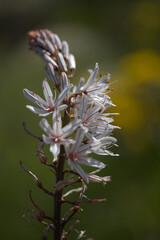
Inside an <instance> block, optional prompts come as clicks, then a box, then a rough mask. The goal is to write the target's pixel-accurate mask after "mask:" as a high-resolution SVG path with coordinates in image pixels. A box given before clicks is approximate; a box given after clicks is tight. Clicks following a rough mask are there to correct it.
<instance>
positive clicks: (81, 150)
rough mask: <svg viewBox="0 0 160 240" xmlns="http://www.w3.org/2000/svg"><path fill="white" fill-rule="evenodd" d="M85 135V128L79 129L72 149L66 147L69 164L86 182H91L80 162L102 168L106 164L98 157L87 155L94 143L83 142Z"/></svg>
mask: <svg viewBox="0 0 160 240" xmlns="http://www.w3.org/2000/svg"><path fill="white" fill-rule="evenodd" d="M83 137H84V132H83V130H82V129H78V131H77V134H76V137H75V144H73V145H72V147H71V149H69V147H66V153H67V157H68V164H69V165H70V166H71V168H73V169H75V170H76V171H77V172H78V173H79V175H80V176H81V177H82V178H83V179H84V180H85V181H86V182H89V180H88V177H87V174H86V173H85V172H84V171H83V169H82V168H81V167H80V166H79V164H83V165H87V166H91V167H96V168H100V169H102V168H104V167H105V164H104V163H102V162H100V161H98V160H96V159H93V158H91V157H88V156H86V155H87V154H89V153H91V152H92V148H94V144H93V143H89V144H82V141H83Z"/></svg>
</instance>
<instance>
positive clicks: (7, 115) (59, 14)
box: [0, 0, 160, 240]
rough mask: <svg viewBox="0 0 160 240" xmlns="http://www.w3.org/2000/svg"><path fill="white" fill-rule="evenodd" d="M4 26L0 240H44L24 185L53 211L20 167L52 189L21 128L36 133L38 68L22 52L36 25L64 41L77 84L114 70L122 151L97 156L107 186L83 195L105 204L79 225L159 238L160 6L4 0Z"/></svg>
mask: <svg viewBox="0 0 160 240" xmlns="http://www.w3.org/2000/svg"><path fill="white" fill-rule="evenodd" d="M0 27H1V37H0V58H1V63H0V73H1V80H0V81H1V88H0V98H1V105H2V106H1V110H2V112H1V118H0V121H1V122H0V128H1V129H0V150H1V164H0V165H1V174H0V176H1V181H0V187H1V188H0V189H1V197H0V228H1V231H0V237H1V239H3V240H9V239H16V240H17V239H23V240H28V239H30V240H32V239H33V240H36V239H37V240H38V239H41V236H42V234H43V226H41V225H40V224H39V223H37V222H36V221H35V220H33V221H32V223H30V222H29V221H28V220H27V217H26V218H23V214H24V212H25V211H27V210H28V209H32V205H31V203H30V201H29V198H28V190H29V189H32V192H33V198H34V199H36V200H37V202H39V205H40V206H41V207H42V208H43V209H45V210H46V212H47V213H48V214H49V213H51V215H52V201H51V199H49V197H47V196H45V195H44V194H42V192H41V191H40V190H38V189H37V188H36V186H35V184H34V182H33V181H32V179H31V177H30V176H28V175H27V174H26V173H24V172H23V171H22V170H21V168H20V166H19V162H20V160H21V161H23V164H24V166H26V167H27V168H29V169H30V170H32V171H33V172H34V173H35V174H36V175H37V176H38V177H39V179H40V180H43V182H44V184H46V185H48V184H49V186H50V189H51V187H52V184H53V182H54V178H53V174H52V173H51V172H50V171H49V170H48V169H47V168H45V167H43V166H41V164H40V163H39V160H38V158H37V156H36V145H37V142H36V140H34V139H33V138H31V137H30V136H28V135H27V134H26V133H25V132H24V130H23V127H22V122H23V121H25V122H26V123H27V126H28V128H29V129H30V130H31V131H32V132H34V133H35V134H37V135H41V134H42V131H41V129H40V128H39V126H38V122H39V117H38V116H36V115H34V114H32V113H31V112H30V111H28V110H27V109H26V108H25V105H26V103H28V101H27V100H26V99H25V98H24V96H23V93H22V89H23V88H25V87H26V88H28V89H30V90H34V91H35V92H37V93H40V94H41V95H42V89H41V83H42V80H43V78H44V76H45V74H44V64H43V62H42V60H41V59H40V58H39V57H38V56H37V55H36V54H35V53H33V52H30V51H28V47H27V35H26V34H27V32H28V31H29V30H32V29H40V28H49V29H50V30H52V31H53V32H55V33H57V34H58V35H59V37H60V38H61V39H65V40H67V41H68V43H69V45H70V51H71V52H72V53H73V54H74V55H75V56H76V61H77V71H76V75H75V77H74V81H75V83H76V81H78V79H79V78H80V76H84V77H87V76H88V74H87V69H89V68H94V64H95V62H99V66H100V69H101V73H102V74H104V73H105V72H110V73H111V74H112V81H115V80H117V83H114V84H113V85H112V87H113V88H114V91H113V92H112V93H111V97H112V99H113V102H114V103H115V104H116V105H117V107H116V108H114V111H115V112H120V116H118V117H116V121H115V124H117V125H119V126H121V128H122V129H121V130H117V131H115V133H114V135H115V136H116V137H117V138H118V144H119V148H118V149H117V148H115V149H112V150H113V151H114V152H116V153H119V154H120V157H108V156H107V157H106V159H104V158H101V160H102V159H103V161H104V162H105V163H107V165H108V167H107V168H106V170H105V171H104V172H103V174H104V175H111V176H112V182H111V183H109V184H107V185H106V187H105V188H104V187H103V186H101V185H99V184H90V186H89V190H88V196H90V197H97V198H98V197H99V198H100V197H107V199H108V200H107V202H106V203H103V204H95V205H89V206H85V207H84V212H83V213H81V214H79V216H80V219H81V223H80V225H79V226H78V228H79V229H86V230H87V237H92V238H93V239H95V240H96V239H97V240H105V239H110V240H117V239H123V240H158V239H160V161H159V156H160V153H159V152H160V145H159V138H158V136H159V132H160V125H159V117H160V111H159V109H160V108H159V107H160V94H159V90H160V2H159V1H154V0H150V1H141V0H140V1H136V0H130V1H118V0H115V1H114V0H113V1H103V0H98V1H96V0H91V1H89V0H88V1H87V0H86V1H84V0H81V1H78V0H77V1H74V0H66V1H64V0H59V1H58V0H52V1H49V0H46V1H44V0H43V1H42V0H34V1H31V0H26V1H20V0H14V1H9V0H6V1H3V2H2V1H1V2H0ZM43 195H44V196H43ZM48 239H52V236H49V237H48ZM71 239H75V236H74V235H72V237H71Z"/></svg>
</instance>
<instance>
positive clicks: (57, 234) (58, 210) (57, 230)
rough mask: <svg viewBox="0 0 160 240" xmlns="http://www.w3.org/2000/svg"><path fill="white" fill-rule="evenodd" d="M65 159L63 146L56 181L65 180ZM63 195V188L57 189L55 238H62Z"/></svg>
mask: <svg viewBox="0 0 160 240" xmlns="http://www.w3.org/2000/svg"><path fill="white" fill-rule="evenodd" d="M64 161H65V149H64V147H63V146H61V149H60V155H59V160H58V170H57V174H56V183H57V182H59V181H60V180H63V177H64V174H63V168H64ZM61 197H62V190H61V191H56V192H55V195H54V219H55V220H56V222H55V230H54V238H53V239H54V240H61V236H62V230H63V229H62V225H61Z"/></svg>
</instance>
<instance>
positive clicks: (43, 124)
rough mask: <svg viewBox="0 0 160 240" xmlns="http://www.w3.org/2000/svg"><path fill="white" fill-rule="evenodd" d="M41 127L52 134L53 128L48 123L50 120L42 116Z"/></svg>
mask: <svg viewBox="0 0 160 240" xmlns="http://www.w3.org/2000/svg"><path fill="white" fill-rule="evenodd" d="M39 125H40V127H41V128H42V129H43V131H44V132H46V133H47V134H48V135H51V134H52V132H53V130H52V128H51V126H50V124H49V123H48V121H47V120H46V119H45V118H42V120H41V121H40V123H39Z"/></svg>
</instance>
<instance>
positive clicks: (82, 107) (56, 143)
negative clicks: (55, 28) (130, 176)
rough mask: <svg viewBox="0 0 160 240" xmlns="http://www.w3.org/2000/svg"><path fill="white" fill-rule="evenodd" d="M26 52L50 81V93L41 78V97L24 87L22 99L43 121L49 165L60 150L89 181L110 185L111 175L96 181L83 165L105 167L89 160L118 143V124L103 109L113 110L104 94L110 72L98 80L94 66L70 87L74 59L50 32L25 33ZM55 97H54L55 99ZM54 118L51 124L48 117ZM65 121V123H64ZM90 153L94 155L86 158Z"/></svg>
mask: <svg viewBox="0 0 160 240" xmlns="http://www.w3.org/2000/svg"><path fill="white" fill-rule="evenodd" d="M29 39H30V42H29V44H30V49H32V50H34V51H36V52H37V53H38V54H39V55H40V56H41V58H42V59H43V61H44V62H45V64H46V66H45V72H46V75H47V77H48V78H49V79H50V80H51V81H52V83H53V90H54V94H53V92H52V90H51V87H50V85H49V83H48V82H47V79H44V80H43V83H42V88H43V93H44V98H45V100H44V99H43V98H41V97H40V96H39V95H37V94H36V93H34V92H32V91H29V90H28V89H24V90H23V92H24V95H25V97H26V98H28V99H29V100H30V101H31V102H32V103H34V104H35V105H37V106H38V108H37V107H35V106H30V105H27V108H28V109H30V110H31V111H32V112H33V113H35V114H38V115H39V116H42V117H45V118H42V119H41V121H40V127H41V128H42V130H43V131H44V132H45V134H46V135H43V136H42V137H43V142H44V144H48V145H49V146H50V152H51V153H52V154H53V161H59V160H58V155H59V154H60V149H61V146H64V149H65V159H66V160H67V161H68V164H69V166H70V167H71V168H72V169H74V170H75V171H76V172H77V173H78V174H79V175H80V177H81V178H82V179H84V180H85V181H86V182H87V183H88V182H89V181H93V182H103V183H105V182H108V181H110V177H99V176H97V175H95V173H96V172H97V170H96V171H95V172H91V173H86V172H85V171H84V170H83V169H82V167H81V165H87V166H91V167H94V168H97V169H98V170H101V169H103V168H104V167H105V166H106V165H105V164H104V163H102V162H100V161H98V160H96V159H94V158H93V157H92V156H93V154H97V155H111V156H117V154H114V153H112V152H111V151H110V150H109V148H110V147H112V146H113V145H114V146H117V145H116V141H117V140H116V138H114V137H113V136H111V135H112V132H113V130H114V129H115V128H118V127H117V126H114V125H112V122H113V116H114V115H115V114H114V113H106V110H107V109H108V108H109V107H111V106H114V104H113V103H112V101H111V98H110V97H109V96H108V94H109V92H110V90H109V86H110V74H106V75H105V76H103V77H101V76H99V66H98V63H96V65H95V68H94V70H90V71H89V73H90V76H89V78H88V80H86V81H85V79H84V78H80V80H79V82H78V85H77V86H75V85H73V84H71V83H70V80H71V78H72V77H73V76H74V71H75V69H76V62H75V58H74V56H73V55H72V54H70V52H69V46H68V43H67V42H66V41H61V40H60V38H59V37H58V36H57V35H56V34H53V33H52V32H50V31H49V30H40V31H32V32H29ZM57 93H58V97H57ZM49 116H51V117H52V126H51V125H50V123H49V120H47V119H46V117H48V118H49ZM66 119H68V120H67V121H66ZM90 154H92V155H90Z"/></svg>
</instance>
